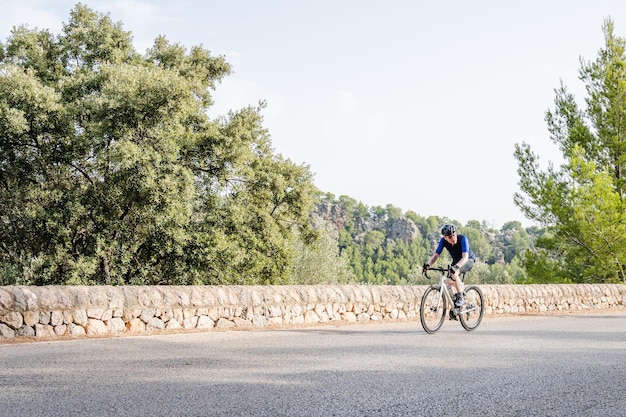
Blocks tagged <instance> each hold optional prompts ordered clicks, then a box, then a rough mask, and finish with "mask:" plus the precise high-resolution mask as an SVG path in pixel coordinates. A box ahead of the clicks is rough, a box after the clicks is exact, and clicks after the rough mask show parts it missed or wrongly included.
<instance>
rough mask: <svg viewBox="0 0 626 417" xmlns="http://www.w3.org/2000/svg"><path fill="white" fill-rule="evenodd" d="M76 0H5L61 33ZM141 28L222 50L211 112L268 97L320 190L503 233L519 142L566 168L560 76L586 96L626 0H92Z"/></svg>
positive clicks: (270, 111) (276, 121)
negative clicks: (226, 68) (226, 69)
mask: <svg viewBox="0 0 626 417" xmlns="http://www.w3.org/2000/svg"><path fill="white" fill-rule="evenodd" d="M76 3H77V2H75V1H67V0H20V1H15V0H0V39H1V40H2V41H3V42H4V41H6V39H7V37H8V36H9V34H10V31H11V29H12V27H13V26H15V25H20V24H27V25H28V26H29V27H30V28H31V29H33V28H39V29H49V30H50V31H51V32H52V33H54V34H60V33H61V29H62V23H64V22H67V21H68V20H69V13H70V10H71V9H73V8H74V6H75V4H76ZM83 4H86V5H88V6H89V7H90V8H91V9H93V10H95V11H97V12H100V13H104V14H106V13H109V14H110V15H111V18H112V19H113V20H114V21H121V22H123V25H124V29H125V30H127V31H130V32H132V34H133V38H134V41H135V46H136V48H137V50H138V51H139V52H142V53H143V52H145V50H146V49H147V48H148V47H150V46H151V44H152V42H153V41H154V39H155V38H156V37H157V36H158V35H165V37H166V38H167V39H168V40H169V41H171V42H176V43H180V44H182V45H183V46H185V47H187V48H190V47H191V46H195V45H202V46H204V47H205V48H206V49H209V50H210V51H211V52H212V54H213V55H223V56H225V58H226V60H227V61H228V62H229V63H230V64H231V65H232V66H233V69H234V73H233V74H231V75H230V76H228V77H227V78H226V79H225V80H224V81H223V82H222V84H220V85H218V88H217V91H216V92H215V93H214V99H215V102H216V104H215V106H214V107H213V108H212V109H211V115H223V114H226V113H227V112H228V110H229V109H239V108H243V107H245V106H248V105H256V104H257V103H258V102H259V100H265V101H267V103H268V106H267V108H266V109H265V110H264V112H263V115H264V117H265V126H266V127H267V128H268V129H269V132H270V134H271V137H272V144H273V148H274V150H275V152H276V153H279V154H282V155H283V156H284V157H285V158H289V159H291V160H292V161H293V162H295V163H297V164H305V165H309V166H310V169H311V171H312V172H313V173H314V174H315V177H314V182H315V185H316V186H317V187H318V188H319V189H321V190H322V191H324V192H330V193H333V194H334V195H335V196H337V197H338V196H340V195H347V196H349V197H352V198H354V199H356V200H358V201H361V202H362V203H364V204H366V205H368V206H370V207H371V206H386V205H387V204H392V205H393V206H395V207H398V208H400V209H402V210H403V211H408V210H413V211H415V212H416V213H417V214H419V215H422V216H431V215H437V216H441V217H448V218H450V219H452V220H457V221H459V222H461V223H462V224H465V223H466V222H467V221H468V220H479V221H487V223H488V224H490V225H491V226H493V227H496V228H499V227H501V226H502V225H503V224H504V223H506V222H507V221H511V220H518V221H520V222H522V224H523V225H525V226H530V225H532V224H533V223H532V222H530V221H529V220H527V219H525V218H524V216H523V215H522V214H521V212H520V211H519V209H518V208H517V207H516V206H515V205H514V204H513V193H514V192H515V191H518V190H519V187H518V184H517V183H518V179H519V178H518V175H517V172H516V170H517V162H516V161H515V159H514V157H513V152H514V146H515V144H516V143H521V142H528V143H530V144H531V146H532V148H533V150H534V151H535V152H536V153H538V154H539V155H540V158H541V159H540V160H541V161H542V163H543V164H547V162H548V161H552V162H555V163H556V164H558V163H560V153H559V151H558V149H557V148H556V146H555V145H554V144H553V143H552V142H551V141H550V139H549V135H548V132H547V129H546V123H545V120H544V115H545V112H546V111H547V110H548V109H551V108H553V101H554V97H555V95H554V89H555V88H557V87H558V86H559V84H560V80H563V82H564V84H565V85H566V86H567V87H568V88H569V90H570V91H571V92H573V93H575V95H576V98H577V100H579V102H581V103H582V102H583V99H584V97H585V92H584V85H583V84H582V83H581V82H580V81H579V80H578V70H579V68H580V58H583V59H585V60H587V61H589V60H594V59H595V58H596V56H597V53H598V51H599V49H600V48H602V47H603V45H604V36H603V33H602V25H603V22H604V20H605V19H606V18H607V17H611V18H612V19H613V20H614V22H615V28H616V34H617V35H618V36H621V37H626V1H623V0H594V1H588V0H587V1H582V0H558V1H556V0H555V1H550V0H527V1H513V0H511V1H502V0H498V1H495V0H494V1H483V0H476V1H471V2H470V1H461V0H450V1H441V2H434V1H422V0H413V1H411V0H385V1H380V0H379V1H370V0H317V1H298V0H266V1H263V0H245V1H244V0H229V1H224V0H220V1H214V0H198V1H192V0H183V1H161V0H145V1H137V0H112V1H111V0H109V1H104V0H84V1H83Z"/></svg>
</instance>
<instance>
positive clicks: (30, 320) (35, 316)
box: [22, 311, 39, 326]
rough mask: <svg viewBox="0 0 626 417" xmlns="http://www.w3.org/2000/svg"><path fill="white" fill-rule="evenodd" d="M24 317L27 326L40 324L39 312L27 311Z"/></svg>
mask: <svg viewBox="0 0 626 417" xmlns="http://www.w3.org/2000/svg"><path fill="white" fill-rule="evenodd" d="M22 316H23V317H24V324H25V325H27V326H34V325H35V324H37V323H39V311H25V312H24V313H23V314H22Z"/></svg>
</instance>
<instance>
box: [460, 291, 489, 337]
mask: <svg viewBox="0 0 626 417" xmlns="http://www.w3.org/2000/svg"><path fill="white" fill-rule="evenodd" d="M463 295H464V297H465V305H464V306H463V307H461V311H460V312H459V319H460V320H461V326H463V328H464V329H465V330H467V331H472V330H474V329H475V328H477V327H478V325H479V324H480V322H481V321H482V319H483V316H484V314H485V310H484V308H483V292H482V291H481V290H480V288H478V287H474V286H470V287H467V288H466V289H465V291H463Z"/></svg>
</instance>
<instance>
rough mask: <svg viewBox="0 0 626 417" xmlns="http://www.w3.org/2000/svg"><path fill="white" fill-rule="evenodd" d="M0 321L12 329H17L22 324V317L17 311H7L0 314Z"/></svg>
mask: <svg viewBox="0 0 626 417" xmlns="http://www.w3.org/2000/svg"><path fill="white" fill-rule="evenodd" d="M0 321H1V322H3V323H4V324H6V325H7V326H9V327H11V328H12V329H14V330H17V329H19V328H20V327H22V325H23V324H24V317H23V316H22V315H21V314H20V313H18V312H17V311H9V312H8V313H6V314H3V315H1V316H0Z"/></svg>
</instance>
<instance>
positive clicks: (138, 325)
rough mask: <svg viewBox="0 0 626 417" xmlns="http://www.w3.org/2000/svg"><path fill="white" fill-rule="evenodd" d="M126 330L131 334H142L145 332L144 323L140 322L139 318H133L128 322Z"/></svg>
mask: <svg viewBox="0 0 626 417" xmlns="http://www.w3.org/2000/svg"><path fill="white" fill-rule="evenodd" d="M127 328H128V331H129V332H132V333H143V332H145V331H146V323H144V322H143V321H141V319H140V318H139V317H135V318H134V319H131V321H130V322H128V325H127Z"/></svg>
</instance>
